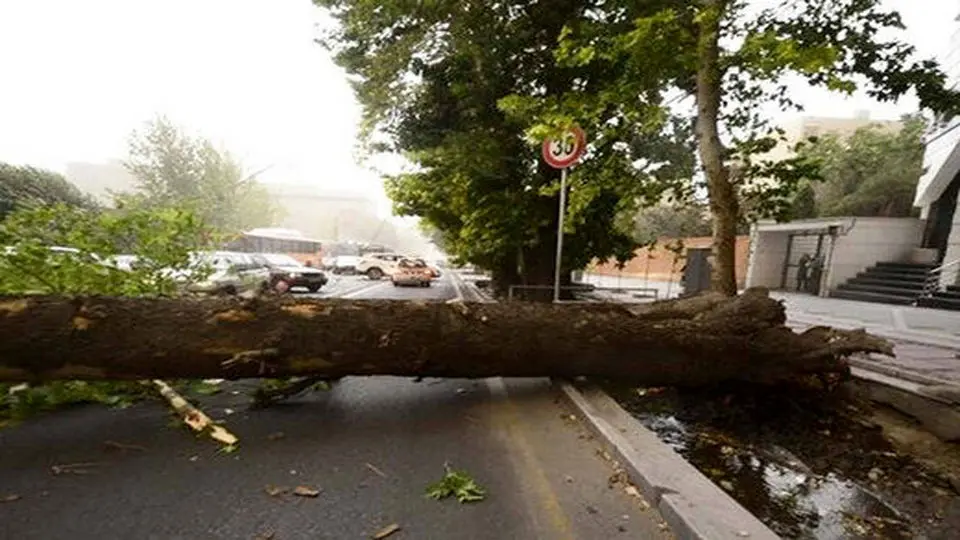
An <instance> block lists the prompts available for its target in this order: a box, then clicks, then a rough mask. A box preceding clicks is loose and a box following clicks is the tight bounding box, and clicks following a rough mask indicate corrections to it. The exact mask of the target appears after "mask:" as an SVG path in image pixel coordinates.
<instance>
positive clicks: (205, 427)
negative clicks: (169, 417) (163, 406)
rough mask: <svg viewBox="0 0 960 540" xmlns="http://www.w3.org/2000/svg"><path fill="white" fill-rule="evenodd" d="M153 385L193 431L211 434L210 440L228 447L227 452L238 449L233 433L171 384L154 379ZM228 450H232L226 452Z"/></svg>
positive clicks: (236, 439)
mask: <svg viewBox="0 0 960 540" xmlns="http://www.w3.org/2000/svg"><path fill="white" fill-rule="evenodd" d="M153 384H154V386H156V387H157V389H158V390H159V391H160V395H162V396H163V397H164V398H166V400H167V402H169V403H170V406H171V407H173V410H174V411H176V412H177V414H179V415H180V417H181V418H182V419H183V422H184V423H185V424H187V425H188V426H190V428H191V429H193V430H194V431H196V432H198V433H205V432H206V433H209V435H210V438H212V439H213V440H215V441H217V442H219V443H221V444H224V445H226V447H225V449H224V450H225V451H227V452H232V451H233V450H235V449H236V445H237V443H238V442H240V440H239V439H238V438H237V437H236V436H235V435H234V434H233V433H230V432H229V431H227V430H226V429H225V428H224V427H223V426H220V425H217V424H216V423H215V422H214V421H213V420H211V419H210V417H209V416H207V415H206V414H205V413H204V412H203V411H201V410H200V409H198V408H196V407H194V406H193V405H191V404H190V402H189V401H187V400H186V399H184V397H183V396H181V395H180V394H179V393H177V391H176V390H174V389H173V388H171V387H170V385H169V384H167V383H165V382H163V381H161V380H159V379H154V380H153ZM226 448H232V449H231V450H226Z"/></svg>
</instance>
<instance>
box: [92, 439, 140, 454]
mask: <svg viewBox="0 0 960 540" xmlns="http://www.w3.org/2000/svg"><path fill="white" fill-rule="evenodd" d="M103 446H104V448H106V449H107V450H136V451H138V452H146V451H147V447H146V446H140V445H139V444H126V443H121V442H117V441H104V442H103Z"/></svg>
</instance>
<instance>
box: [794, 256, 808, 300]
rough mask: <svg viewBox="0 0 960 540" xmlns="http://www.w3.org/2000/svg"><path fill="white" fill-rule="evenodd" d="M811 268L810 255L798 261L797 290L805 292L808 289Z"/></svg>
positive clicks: (801, 257)
mask: <svg viewBox="0 0 960 540" xmlns="http://www.w3.org/2000/svg"><path fill="white" fill-rule="evenodd" d="M809 267H810V255H809V254H807V253H804V254H803V255H801V256H800V260H799V261H797V290H798V291H805V290H806V289H807V278H808V273H807V272H808V270H809Z"/></svg>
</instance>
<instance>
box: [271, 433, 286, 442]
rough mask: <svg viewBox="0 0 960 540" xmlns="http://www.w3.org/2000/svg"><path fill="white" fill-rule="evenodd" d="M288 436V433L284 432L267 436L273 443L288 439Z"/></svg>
mask: <svg viewBox="0 0 960 540" xmlns="http://www.w3.org/2000/svg"><path fill="white" fill-rule="evenodd" d="M286 436H287V435H286V433H284V432H282V431H277V432H274V433H271V434H269V435H267V439H269V440H271V441H279V440H280V439H282V438H284V437H286Z"/></svg>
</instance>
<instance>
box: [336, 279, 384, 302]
mask: <svg viewBox="0 0 960 540" xmlns="http://www.w3.org/2000/svg"><path fill="white" fill-rule="evenodd" d="M389 283H390V282H389V281H381V282H379V283H374V284H372V285H370V286H366V287H362V288H360V289H357V290H353V291H350V292H348V293H346V294H341V295H338V296H336V297H335V298H354V297H356V296H359V295H361V294H363V293H367V292H370V291H373V290H376V289H381V288H383V287H385V286H387V285H388V284H389Z"/></svg>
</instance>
